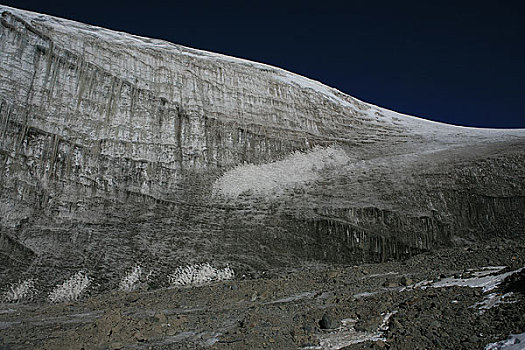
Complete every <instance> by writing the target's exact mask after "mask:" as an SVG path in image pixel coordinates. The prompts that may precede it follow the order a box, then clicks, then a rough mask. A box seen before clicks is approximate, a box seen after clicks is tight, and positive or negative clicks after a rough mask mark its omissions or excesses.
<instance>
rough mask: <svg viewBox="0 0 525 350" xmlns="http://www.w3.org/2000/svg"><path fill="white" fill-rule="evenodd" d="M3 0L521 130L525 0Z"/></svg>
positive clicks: (397, 103)
mask: <svg viewBox="0 0 525 350" xmlns="http://www.w3.org/2000/svg"><path fill="white" fill-rule="evenodd" d="M0 2H2V3H3V4H5V5H8V6H13V7H18V8H23V9H27V10H32V11H36V12H42V13H46V14H50V15H54V16H59V17H64V18H68V19H72V20H76V21H80V22H84V23H89V24H93V25H97V26H101V27H106V28H110V29H114V30H120V31H125V32H128V33H132V34H136V35H141V36H147V37H153V38H159V39H165V40H168V41H170V42H173V43H177V44H182V45H185V46H190V47H193V48H198V49H203V50H207V51H213V52H220V53H224V54H227V55H231V56H236V57H242V58H246V59H249V60H253V61H258V62H263V63H267V64H270V65H274V66H278V67H281V68H284V69H286V70H289V71H292V72H295V73H298V74H301V75H304V76H307V77H309V78H312V79H315V80H319V81H321V82H323V83H325V84H327V85H330V86H333V87H336V88H337V89H339V90H341V91H343V92H346V93H348V94H349V95H352V96H354V97H357V98H359V99H361V100H364V101H366V102H370V103H373V104H376V105H379V106H381V107H386V108H389V109H392V110H395V111H398V112H402V113H407V114H411V115H416V116H420V117H424V118H427V119H432V120H437V121H443V122H448V123H452V124H457V125H467V126H480V127H498V128H499V127H507V128H515V127H522V128H523V127H525V112H524V111H523V104H524V103H525V98H524V97H525V2H523V1H500V2H497V1H491V2H487V1H485V2H484V1H482V0H481V1H476V2H470V1H451V2H448V1H421V0H419V1H373V0H369V1H358V2H357V1H356V2H353V1H339V2H334V1H315V2H309V1H286V0H281V1H272V0H267V1H230V2H228V1H197V0H194V1H190V0H188V1H184V2H181V1H147V0H143V1H135V0H128V1H122V2H114V1H110V0H108V1H99V0H93V1H71V0H68V1H65V0H64V1H58V0H57V1H45V0H38V1H9V0H0ZM166 3H168V4H166ZM458 3H460V4H458Z"/></svg>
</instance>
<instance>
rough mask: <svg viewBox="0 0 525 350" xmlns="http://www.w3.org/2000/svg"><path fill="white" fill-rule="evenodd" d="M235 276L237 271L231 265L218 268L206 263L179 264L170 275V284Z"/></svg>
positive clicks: (202, 281)
mask: <svg viewBox="0 0 525 350" xmlns="http://www.w3.org/2000/svg"><path fill="white" fill-rule="evenodd" d="M234 277H235V272H234V271H233V269H232V268H230V267H225V268H223V269H218V268H215V267H213V266H211V265H210V264H208V263H205V264H196V265H187V266H179V267H177V269H176V270H175V272H173V273H172V274H171V275H169V276H168V280H169V283H170V285H172V286H176V287H181V286H192V285H197V286H198V285H203V284H206V283H211V282H217V281H224V280H231V279H233V278H234Z"/></svg>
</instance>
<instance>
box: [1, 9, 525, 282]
mask: <svg viewBox="0 0 525 350" xmlns="http://www.w3.org/2000/svg"><path fill="white" fill-rule="evenodd" d="M0 13H1V22H0V133H1V134H0V179H1V180H0V181H1V182H0V196H1V204H0V227H1V232H2V233H1V234H2V237H1V239H0V251H1V252H2V256H3V259H4V260H5V266H8V267H9V269H11V270H9V271H12V270H13V269H14V270H16V269H18V270H20V271H26V272H27V271H29V270H30V271H33V272H34V273H39V274H43V273H44V272H46V271H48V270H53V271H54V272H55V275H56V276H58V275H60V271H61V268H62V267H64V266H68V267H72V266H73V267H75V266H77V267H84V268H85V267H87V266H89V267H90V269H93V270H94V271H96V272H97V273H98V274H99V276H102V277H100V278H101V279H102V280H103V281H104V282H105V283H110V284H111V283H114V276H115V275H117V274H118V273H119V271H122V270H125V269H127V268H128V267H129V266H130V265H132V264H134V263H135V262H136V261H137V260H140V261H142V262H143V263H144V264H146V265H148V264H149V265H151V266H152V268H155V269H157V270H158V271H162V270H170V269H171V268H173V266H177V265H180V264H183V263H189V262H203V261H209V260H215V261H219V262H224V263H226V262H229V263H231V264H233V265H234V266H235V267H238V268H239V269H246V270H250V269H259V268H268V267H273V266H277V265H290V264H292V263H293V264H296V263H298V262H304V261H309V260H327V261H336V262H342V263H350V262H352V263H353V262H359V261H377V260H384V259H388V258H392V257H393V258H401V257H403V256H407V255H409V254H412V253H417V252H420V251H423V250H426V249H433V248H435V247H438V246H440V245H449V244H453V243H454V242H455V241H457V240H461V239H474V238H475V239H479V238H482V237H483V236H484V235H487V234H510V233H513V234H514V233H520V230H521V232H522V231H523V227H525V225H524V224H525V216H524V215H525V214H524V212H525V210H524V209H525V181H524V176H525V171H524V170H525V166H524V164H525V147H524V146H525V132H524V131H523V130H481V129H469V128H461V127H454V126H449V125H444V124H439V123H434V122H429V121H425V120H422V119H418V118H414V117H409V116H405V115H401V114H398V113H395V112H392V111H388V110H385V109H382V108H379V107H376V106H372V105H369V104H367V103H364V102H361V101H359V100H357V99H354V98H352V97H350V96H348V95H345V94H343V93H341V92H339V91H337V90H335V89H333V88H330V87H327V86H325V85H322V84H320V83H318V82H315V81H312V80H309V79H307V78H304V77H300V76H298V75H295V74H292V73H289V72H286V71H284V70H282V69H278V68H275V67H271V66H267V65H263V64H258V63H254V62H249V61H245V60H240V59H235V58H231V57H227V56H223V55H218V54H213V53H208V52H204V51H199V50H194V49H190V48H186V47H182V46H179V45H174V44H171V43H167V42H164V41H159V40H153V39H147V38H140V37H136V36H133V35H129V34H124V33H117V32H113V31H110V30H106V29H102V28H97V27H93V26H89V25H84V24H80V23H76V22H72V21H67V20H63V19H58V18H53V17H50V16H45V15H40V14H35V13H31V12H26V11H21V10H17V9H12V8H8V7H5V6H0ZM297 151H305V152H306V153H304V154H302V155H301V154H298V153H295V157H299V158H293V157H294V155H293V154H294V153H293V152H297ZM334 154H335V156H334ZM301 157H302V158H301ZM308 157H310V158H308ZM295 159H300V162H298V161H296V160H295ZM309 159H310V160H311V164H316V166H311V164H310V165H309V166H307V167H306V168H304V167H303V168H304V169H306V170H304V169H303V168H301V169H303V170H304V171H306V173H305V174H307V175H308V176H306V177H304V178H302V177H300V176H299V180H298V181H289V180H287V179H289V178H290V174H288V175H286V174H287V173H286V171H284V169H287V171H288V170H289V169H293V168H294V166H299V165H301V166H304V165H305V164H309ZM283 162H285V163H283ZM286 162H288V163H286ZM244 163H250V164H253V165H250V166H246V165H244V168H243V165H242V164H244ZM283 164H284V165H283ZM325 165H326V166H325ZM236 166H241V167H238V168H235V167H236ZM258 167H259V168H258ZM248 168H249V169H248ZM303 170H301V171H303ZM281 173H282V174H283V176H280V174H281ZM293 173H294V172H293V171H292V173H291V174H293ZM232 174H237V175H235V176H238V179H239V181H240V180H242V181H244V183H245V186H247V187H245V188H244V189H243V191H240V192H239V191H238V192H236V191H235V190H233V191H229V192H228V190H227V189H231V188H232V186H233V187H235V181H236V179H237V178H236V177H234V178H233V180H232V177H231V176H232ZM259 175H260V176H259ZM268 179H271V181H273V182H272V186H261V183H262V182H267V181H270V180H268ZM281 179H282V181H281ZM303 180H304V181H303ZM228 181H230V182H228ZM225 184H226V185H225ZM252 184H253V186H252ZM225 186H226V187H225ZM228 186H229V187H228ZM250 186H252V187H253V188H252V187H250ZM263 187H264V188H269V189H270V190H265V191H260V188H263ZM276 189H277V190H276ZM232 193H233V195H232ZM20 262H23V264H21V265H20V264H19V263H20ZM29 264H31V265H29ZM28 266H29V267H28ZM28 269H29V270H28ZM57 271H58V272H57ZM57 278H58V277H57Z"/></svg>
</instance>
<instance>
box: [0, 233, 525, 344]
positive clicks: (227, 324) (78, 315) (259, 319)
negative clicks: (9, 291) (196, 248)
mask: <svg viewBox="0 0 525 350" xmlns="http://www.w3.org/2000/svg"><path fill="white" fill-rule="evenodd" d="M524 244H525V240H524V239H523V237H520V238H517V239H515V240H503V239H493V240H490V241H489V242H488V243H487V244H486V245H485V244H483V245H481V244H473V245H470V246H467V247H463V248H459V247H456V248H448V249H444V250H440V251H438V252H433V253H424V254H420V255H417V256H415V257H412V258H410V259H408V260H405V261H403V262H389V263H378V264H365V265H360V266H337V267H333V266H325V267H320V266H319V267H315V268H308V269H306V268H302V269H294V270H292V269H290V270H287V271H281V272H280V273H273V274H269V273H268V274H265V275H264V276H262V277H260V278H256V279H253V278H245V279H238V280H235V281H226V282H217V283H212V284H208V285H204V286H200V287H195V286H194V287H185V288H172V289H158V290H155V291H151V292H140V291H135V292H131V293H122V292H118V293H117V292H114V293H111V294H110V293H107V294H104V295H98V296H95V297H91V298H86V299H83V300H81V301H78V302H71V303H62V304H58V305H51V306H50V305H48V304H47V305H42V304H39V303H37V304H0V334H1V337H2V340H1V342H0V344H3V345H4V347H8V346H9V348H10V349H13V350H15V349H69V348H70V349H80V348H82V347H84V348H85V349H150V348H154V349H187V348H191V349H193V348H196V349H208V348H213V349H343V348H344V349H362V348H375V349H384V348H390V349H416V348H420V349H422V348H424V349H483V348H484V347H485V346H486V345H487V344H491V343H495V342H498V341H501V340H504V339H506V338H507V336H508V335H509V334H520V333H522V332H523V330H524V329H525V319H524V318H523V317H522V316H523V313H524V312H525V298H524V295H523V293H524V292H525V291H524V290H523V277H524V274H523V272H521V273H514V274H510V276H509V274H508V273H507V272H511V271H516V270H519V269H520V268H522V267H523V266H525V245H524ZM522 271H523V270H522ZM506 273H507V275H506V276H507V278H506V279H505V278H500V276H503V275H505V274H506ZM476 276H477V277H476ZM475 278H478V280H480V279H484V280H487V279H491V280H493V281H499V284H497V283H493V284H492V285H491V287H492V289H491V290H484V289H483V288H482V287H479V286H478V287H469V286H467V284H468V283H470V285H472V286H474V285H475V283H474V282H475V281H477V280H475ZM451 280H455V281H456V283H455V285H450V286H446V287H438V286H439V284H443V282H444V281H449V282H450V281H451ZM449 284H450V283H449ZM493 295H497V296H500V297H501V298H500V300H499V301H498V302H495V303H490V304H488V303H486V301H487V300H494V299H493ZM503 296H504V297H503ZM1 346H2V345H0V347H1Z"/></svg>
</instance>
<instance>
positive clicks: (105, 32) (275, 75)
mask: <svg viewBox="0 0 525 350" xmlns="http://www.w3.org/2000/svg"><path fill="white" fill-rule="evenodd" d="M0 12H1V13H2V15H4V14H5V13H6V12H9V13H12V14H13V15H15V16H17V17H19V18H21V19H23V20H24V21H26V22H27V23H30V24H32V25H36V26H45V27H46V28H47V30H49V31H50V33H51V34H53V40H58V41H59V42H60V41H70V38H71V37H76V38H78V37H80V36H83V37H85V38H93V39H98V40H102V41H107V42H111V45H114V46H116V47H126V48H128V49H130V48H132V49H135V50H139V51H146V52H147V51H152V50H154V51H157V52H161V53H162V54H163V55H166V56H167V57H169V56H170V55H177V56H182V57H187V58H188V59H196V60H208V61H213V62H217V63H226V64H231V63H233V64H235V65H240V66H245V67H248V68H250V69H255V70H257V71H259V72H260V73H261V74H262V75H264V76H267V78H266V80H267V81H269V82H272V81H273V82H279V83H281V84H286V85H289V86H291V87H294V88H299V89H303V90H309V91H311V92H312V93H314V94H317V95H321V96H324V98H325V99H326V100H327V101H329V102H330V103H333V104H335V105H338V106H339V108H344V109H348V110H351V111H357V112H358V113H359V114H360V115H361V117H362V118H365V120H368V121H369V122H371V123H374V124H375V123H378V122H380V123H386V124H387V125H392V126H398V127H403V128H407V129H409V130H410V131H411V132H413V133H416V134H423V135H433V134H434V133H435V132H436V131H437V130H438V129H440V131H441V132H444V133H447V134H451V136H453V137H454V136H457V134H464V133H465V132H467V133H474V134H477V136H489V137H495V136H498V137H500V136H511V137H520V138H521V137H523V136H525V130H521V129H477V128H470V127H461V126H452V125H447V124H443V123H439V122H433V121H428V120H425V119H421V118H418V117H412V116H408V115H404V114H401V113H397V112H393V111H390V110H388V109H385V108H381V107H377V106H374V105H372V104H368V103H365V102H362V101H360V100H358V99H356V98H353V97H351V96H348V95H346V94H345V93H343V92H341V91H339V90H337V89H335V88H333V87H330V86H327V85H324V84H322V83H320V82H318V81H314V80H312V79H309V78H306V77H303V76H300V75H298V74H295V73H292V72H289V71H286V70H284V69H281V68H277V67H274V66H270V65H267V64H263V63H257V62H253V61H249V60H246V59H241V58H236V57H231V56H227V55H224V54H219V53H212V52H207V51H203V50H198V49H192V48H188V47H184V46H181V45H177V44H173V43H170V42H167V41H164V40H159V39H150V38H145V37H141V36H137V35H133V34H128V33H124V32H118V31H113V30H109V29H105V28H100V27H97V26H93V25H87V24H82V23H78V22H75V21H71V20H67V19H61V18H57V17H53V16H48V15H44V14H39V13H35V12H31V11H26V10H20V9H15V8H12V7H8V6H4V5H0ZM76 49H77V52H82V50H83V48H82V47H77V48H76ZM107 68H108V70H109V71H111V70H112V69H111V68H112V67H111V62H109V63H108V67H107ZM472 136H476V135H472Z"/></svg>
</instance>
